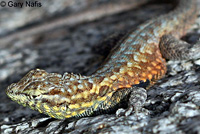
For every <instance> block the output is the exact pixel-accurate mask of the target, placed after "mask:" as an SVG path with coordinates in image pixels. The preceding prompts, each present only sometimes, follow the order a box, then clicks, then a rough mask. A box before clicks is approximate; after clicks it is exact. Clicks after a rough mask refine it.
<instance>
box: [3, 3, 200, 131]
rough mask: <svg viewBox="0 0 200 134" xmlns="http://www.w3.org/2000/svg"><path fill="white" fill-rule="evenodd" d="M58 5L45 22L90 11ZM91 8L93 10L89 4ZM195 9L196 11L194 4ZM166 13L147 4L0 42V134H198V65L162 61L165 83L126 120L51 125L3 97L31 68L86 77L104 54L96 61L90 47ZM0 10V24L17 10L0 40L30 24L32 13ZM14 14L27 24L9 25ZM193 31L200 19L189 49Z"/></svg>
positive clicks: (101, 117) (164, 8)
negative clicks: (1, 13)
mask: <svg viewBox="0 0 200 134" xmlns="http://www.w3.org/2000/svg"><path fill="white" fill-rule="evenodd" d="M59 1H60V2H56V3H55V5H57V3H59V4H58V5H57V6H52V8H53V9H52V10H49V9H48V6H44V7H43V8H44V10H46V12H45V13H46V16H51V15H52V16H54V17H55V14H63V13H65V12H67V13H69V14H71V13H74V12H80V11H81V10H80V11H79V10H78V9H80V6H81V5H80V2H81V3H82V7H84V6H85V8H92V7H90V6H89V5H91V4H88V2H90V1H89V0H85V1H81V0H75V2H74V3H73V2H72V1H73V0H72V1H71V2H72V3H71V4H69V3H70V0H69V3H68V4H66V5H67V6H66V5H65V4H62V3H64V0H59ZM48 2H49V3H48ZM48 2H47V3H46V2H45V3H44V5H48V4H49V8H50V7H51V6H50V4H52V3H51V2H54V1H53V0H52V1H48ZM61 2H62V3H61ZM76 2H77V3H76ZM84 2H85V3H84ZM98 2H100V3H101V2H105V3H106V2H107V1H106V0H99V1H98V0H97V2H96V4H97V3H98ZM112 2H115V1H114V0H113V1H112ZM61 6H62V8H61ZM93 6H94V7H95V3H93ZM198 6H199V7H200V2H199V4H198ZM54 8H55V9H54ZM171 8H172V6H171V5H170V4H167V3H148V4H145V5H143V6H140V7H138V8H136V9H132V10H129V11H126V12H122V13H118V14H114V15H110V16H106V17H103V18H101V19H98V20H95V21H91V22H87V23H80V24H77V25H75V26H69V27H59V28H57V29H54V30H51V31H48V32H45V33H43V34H39V35H34V36H32V37H27V38H23V39H18V40H17V39H16V40H14V41H12V42H9V43H8V44H6V45H5V44H2V43H1V41H0V98H1V102H0V115H1V116H0V130H1V133H4V134H7V133H29V134H30V133H31V134H36V133H39V132H40V133H71V134H74V133H178V134H179V133H180V134H182V133H200V60H196V61H184V62H175V61H168V72H167V75H166V77H165V78H163V79H161V80H159V81H158V82H157V83H156V84H155V85H154V86H152V87H151V88H150V90H148V99H147V102H146V103H145V107H144V108H145V109H146V110H147V111H148V112H141V113H139V114H137V115H134V114H132V115H130V116H128V117H124V116H121V117H116V116H115V114H104V115H99V116H95V117H85V118H81V119H78V120H76V121H68V120H56V119H52V118H50V117H47V116H46V115H43V114H40V113H39V112H36V111H33V110H31V109H29V108H25V107H23V106H19V105H18V104H17V103H15V102H13V101H11V100H10V99H9V98H8V97H7V96H6V94H5V89H6V87H7V86H9V85H10V84H11V83H13V82H17V81H19V80H20V79H21V78H22V77H23V76H24V75H25V74H26V73H27V72H28V71H29V70H31V69H34V68H41V69H45V70H47V71H48V72H56V73H61V74H63V73H64V72H74V73H80V74H84V75H89V74H91V73H92V72H94V71H95V69H97V68H98V67H99V65H100V63H101V62H102V60H103V59H104V58H105V55H104V56H102V54H104V53H102V51H101V52H100V54H101V55H100V54H97V53H96V52H94V50H96V47H100V48H101V45H105V44H102V43H101V41H102V40H103V39H104V38H105V37H107V36H109V35H111V34H113V33H117V32H120V31H128V30H129V29H130V27H131V28H133V29H135V28H136V27H137V26H138V25H139V24H141V23H142V22H144V21H145V20H148V19H150V18H153V17H156V16H158V15H160V14H164V13H167V12H168V11H170V10H171ZM58 9H59V11H58ZM69 9H70V11H69ZM83 9H84V8H83ZM0 10H2V11H3V13H4V14H3V15H0V18H1V20H2V19H3V20H5V19H8V18H7V17H6V15H7V16H8V15H10V14H11V12H13V10H19V12H18V13H16V14H12V15H13V16H12V17H10V18H9V19H8V20H5V21H7V23H6V22H4V23H3V22H1V23H0V31H1V32H0V35H2V37H6V36H8V34H9V33H10V32H11V31H12V32H15V33H17V32H18V31H19V30H20V28H21V27H22V28H24V29H28V28H29V27H28V26H29V25H30V24H31V25H34V24H32V23H36V22H33V20H35V18H34V16H37V14H38V11H33V9H23V10H31V11H32V12H29V13H28V14H27V11H23V13H22V9H21V10H20V9H12V10H11V9H9V8H5V9H3V8H1V9H0ZM20 12H21V16H23V15H28V16H30V18H31V17H32V19H24V20H18V21H21V22H20V23H13V22H14V21H15V19H16V18H17V16H16V15H17V14H19V13H20ZM42 13H43V12H42ZM199 14H200V13H199ZM2 16H3V17H2ZM39 16H40V17H39V18H40V19H38V20H37V23H43V22H45V21H47V20H45V19H46V18H45V17H44V16H43V15H42V14H40V15H39ZM23 17H24V16H23ZM54 17H52V18H54ZM61 17H62V15H61ZM33 18H34V19H33ZM47 18H48V17H47ZM52 18H51V19H52ZM42 19H44V20H42ZM29 20H31V21H29ZM30 22H31V23H30ZM10 24H12V27H10V26H11V25H10ZM199 25H200V17H199V19H198V20H197V21H196V24H195V25H194V26H193V29H192V30H190V32H189V34H188V35H186V36H185V37H184V39H185V40H187V41H188V42H191V43H194V42H196V41H197V40H198V39H199V37H200V28H199ZM100 50H101V49H100ZM105 53H106V50H105Z"/></svg>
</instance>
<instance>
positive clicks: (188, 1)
mask: <svg viewBox="0 0 200 134" xmlns="http://www.w3.org/2000/svg"><path fill="white" fill-rule="evenodd" d="M196 10H197V9H196V0H180V1H179V4H178V6H177V7H176V9H175V10H174V11H172V12H170V13H169V14H167V15H163V16H160V17H158V18H155V19H152V20H150V21H148V22H146V23H144V24H143V25H141V26H139V28H138V29H137V30H136V31H134V32H132V33H131V34H130V35H128V36H127V38H126V39H125V40H124V41H123V42H122V43H121V44H120V46H119V48H117V49H115V50H114V51H113V52H112V53H111V54H110V56H109V57H108V58H107V60H106V61H107V62H106V63H105V64H104V65H102V66H101V68H100V69H98V70H97V71H96V72H95V73H94V74H93V75H91V76H80V75H76V74H69V73H65V74H64V75H63V76H62V75H60V74H56V73H47V72H45V71H44V70H40V69H36V70H32V71H30V72H29V73H28V74H27V75H26V76H25V77H24V78H23V79H21V80H20V81H19V82H18V83H13V84H11V85H10V86H9V87H8V88H7V95H8V96H9V97H10V98H11V99H12V100H14V101H16V102H18V103H19V104H22V105H23V106H29V107H30V108H31V109H35V110H38V111H39V112H41V113H45V114H47V115H49V116H51V117H53V118H58V119H64V118H72V117H73V118H74V117H83V116H92V115H96V114H100V113H103V112H109V111H110V110H113V109H115V108H116V107H117V106H118V104H120V102H122V101H126V96H127V95H128V94H129V93H130V92H131V91H130V87H134V86H138V87H144V88H148V87H149V86H150V85H152V84H153V83H154V82H155V81H156V80H158V79H160V78H162V77H163V76H164V74H165V73H166V62H165V59H164V58H163V57H162V55H161V52H160V49H159V42H160V39H161V37H162V36H163V35H166V34H171V35H174V36H175V37H180V36H182V35H184V34H185V31H186V30H187V29H188V28H189V27H190V25H191V24H192V23H193V22H194V20H195V18H196V16H197V15H196V14H197V11H196Z"/></svg>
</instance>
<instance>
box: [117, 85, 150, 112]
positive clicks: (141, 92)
mask: <svg viewBox="0 0 200 134" xmlns="http://www.w3.org/2000/svg"><path fill="white" fill-rule="evenodd" d="M129 90H130V97H129V102H128V108H127V109H123V108H120V109H118V110H117V112H116V115H117V116H121V115H125V116H128V115H130V114H131V113H133V112H135V113H138V112H139V111H141V109H142V106H143V105H144V103H145V101H146V99H147V92H146V89H144V88H142V87H131V88H129Z"/></svg>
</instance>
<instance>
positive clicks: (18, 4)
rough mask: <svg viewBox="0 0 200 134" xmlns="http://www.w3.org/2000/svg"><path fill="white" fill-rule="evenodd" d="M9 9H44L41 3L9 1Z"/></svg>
mask: <svg viewBox="0 0 200 134" xmlns="http://www.w3.org/2000/svg"><path fill="white" fill-rule="evenodd" d="M7 6H8V7H18V8H22V7H42V3H41V2H39V1H25V2H14V1H8V2H7Z"/></svg>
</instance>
